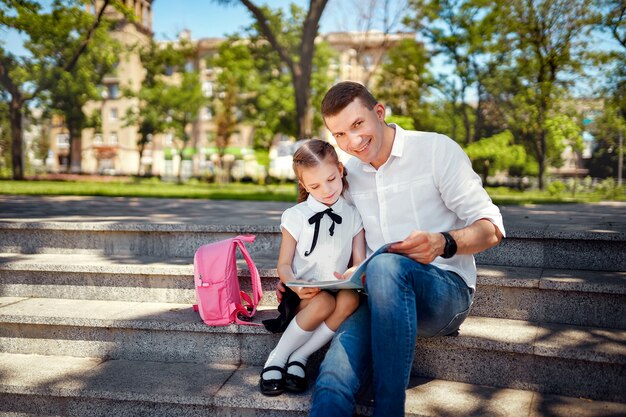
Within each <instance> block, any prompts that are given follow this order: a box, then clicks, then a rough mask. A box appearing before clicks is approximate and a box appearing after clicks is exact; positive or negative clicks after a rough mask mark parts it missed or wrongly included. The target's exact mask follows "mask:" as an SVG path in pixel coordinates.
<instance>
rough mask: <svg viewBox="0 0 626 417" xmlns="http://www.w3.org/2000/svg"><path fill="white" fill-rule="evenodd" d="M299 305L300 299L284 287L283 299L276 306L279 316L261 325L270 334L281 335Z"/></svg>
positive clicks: (264, 321)
mask: <svg viewBox="0 0 626 417" xmlns="http://www.w3.org/2000/svg"><path fill="white" fill-rule="evenodd" d="M299 305H300V297H298V294H296V293H295V292H293V290H292V289H291V288H289V287H285V292H284V293H283V298H282V300H281V302H280V304H278V312H279V313H280V315H279V316H278V317H276V318H275V319H268V320H263V325H264V326H265V328H266V329H267V330H269V331H270V332H272V333H282V332H284V331H285V329H287V326H289V323H290V322H291V320H293V318H294V317H295V316H296V313H297V312H298V306H299Z"/></svg>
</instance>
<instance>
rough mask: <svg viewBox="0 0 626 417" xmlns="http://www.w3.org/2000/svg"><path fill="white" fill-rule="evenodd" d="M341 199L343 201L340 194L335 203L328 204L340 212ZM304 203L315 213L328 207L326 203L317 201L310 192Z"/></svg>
mask: <svg viewBox="0 0 626 417" xmlns="http://www.w3.org/2000/svg"><path fill="white" fill-rule="evenodd" d="M343 201H344V200H343V197H341V196H340V197H339V198H338V199H337V201H336V202H335V204H333V205H332V206H330V208H331V209H333V211H334V212H335V213H341V211H342V210H343ZM306 205H307V206H308V207H309V208H310V209H311V210H313V211H314V212H315V213H319V212H321V211H324V210H326V209H327V208H329V207H328V206H327V205H326V204H323V203H320V202H319V201H317V200H316V199H315V198H314V197H313V196H312V195H311V194H309V196H308V197H307V199H306Z"/></svg>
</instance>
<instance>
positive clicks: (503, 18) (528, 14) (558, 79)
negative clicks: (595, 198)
mask: <svg viewBox="0 0 626 417" xmlns="http://www.w3.org/2000/svg"><path fill="white" fill-rule="evenodd" d="M497 6H498V7H496V8H495V9H494V13H495V16H497V17H498V18H497V19H495V20H497V22H498V31H497V33H498V36H499V38H500V43H501V45H503V46H504V47H505V48H506V55H507V61H506V65H505V66H504V68H503V69H502V75H501V76H500V79H501V80H500V81H499V82H498V83H495V82H492V83H491V85H490V87H491V88H492V94H493V95H494V96H495V97H496V99H497V102H498V103H499V104H500V105H501V106H502V107H503V108H504V109H505V113H506V119H507V124H508V125H509V126H510V129H511V131H512V132H513V134H514V136H515V137H516V140H517V141H519V142H520V143H522V144H524V146H525V147H526V150H527V151H528V152H529V154H531V155H533V157H534V158H535V159H536V161H537V163H538V167H539V174H538V175H539V187H540V188H543V183H544V182H543V178H544V174H545V172H546V168H547V166H548V164H549V159H550V155H551V154H552V153H553V150H552V149H550V146H551V144H554V143H555V142H553V141H550V139H549V123H547V121H548V120H549V119H550V118H553V117H555V115H556V113H557V112H558V111H559V108H558V107H557V106H556V105H555V103H556V101H557V99H558V98H562V97H563V96H564V93H565V92H566V87H567V86H568V85H569V84H570V82H571V77H572V75H573V74H577V73H581V72H582V69H583V55H584V51H585V50H586V47H587V42H588V34H589V30H590V26H589V24H590V20H589V18H588V16H589V15H590V12H591V0H581V1H577V2H570V1H568V0H535V1H528V2H504V1H503V2H501V3H498V4H497Z"/></svg>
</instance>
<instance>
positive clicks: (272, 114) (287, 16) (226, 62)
mask: <svg viewBox="0 0 626 417" xmlns="http://www.w3.org/2000/svg"><path fill="white" fill-rule="evenodd" d="M264 10H265V13H266V16H268V22H269V23H268V24H269V26H270V28H271V30H273V31H275V32H276V33H279V34H280V38H279V41H280V42H281V44H283V45H288V46H289V51H290V53H291V54H292V55H293V56H294V57H296V56H297V53H298V48H299V46H298V45H299V42H300V36H301V31H302V25H303V22H304V20H305V18H306V13H305V11H304V10H303V9H301V8H300V7H298V6H296V5H291V7H290V9H289V12H288V13H286V12H284V11H283V10H280V9H278V10H274V11H272V10H270V9H267V8H266V9H264ZM332 57H333V52H332V51H331V49H330V47H329V46H328V45H327V44H326V43H325V42H318V43H317V44H316V53H315V56H314V57H313V61H312V69H311V70H312V72H311V81H310V86H309V89H310V93H309V94H310V97H309V101H310V106H309V113H310V114H309V116H308V117H310V119H311V120H310V123H311V126H312V129H313V130H315V129H316V128H319V127H320V126H322V123H323V122H322V120H321V117H320V115H319V114H318V113H317V112H313V108H318V107H319V105H320V104H321V100H322V97H323V95H324V93H325V92H326V90H327V88H328V85H329V84H330V82H331V79H330V77H329V75H328V67H329V65H330V61H331V59H332ZM294 59H295V58H294ZM208 66H209V67H214V68H215V70H216V71H217V76H216V79H215V83H214V88H213V90H214V94H213V100H212V108H213V109H214V110H215V114H214V116H215V117H218V116H219V117H220V118H226V120H230V122H231V123H229V124H228V125H230V126H234V125H233V124H232V123H233V122H238V121H242V120H243V121H245V122H246V123H249V124H252V126H253V127H254V146H255V147H256V148H264V149H267V148H269V146H270V145H271V143H272V140H273V139H274V136H275V135H276V134H277V133H281V134H286V135H289V136H296V137H297V136H298V135H299V133H298V132H299V130H298V129H299V128H298V115H297V108H296V103H295V101H294V99H293V97H294V95H295V94H296V93H295V92H294V87H293V82H292V77H291V73H290V71H289V69H288V68H287V66H286V65H285V64H284V62H283V61H282V60H281V57H280V55H279V54H278V53H277V52H276V50H275V49H274V47H273V46H272V45H271V44H269V43H268V42H267V40H266V39H265V37H264V35H263V34H262V33H261V31H260V27H259V24H258V23H254V24H253V25H251V26H250V27H248V28H246V29H245V31H244V33H243V34H242V35H241V36H233V37H231V38H229V39H228V40H227V41H226V42H224V43H223V44H222V45H221V46H220V48H219V51H218V53H217V55H216V56H214V57H212V58H210V60H209V64H208ZM228 91H231V92H232V93H233V94H232V96H229V95H228V94H227V92H228ZM226 101H228V102H229V106H231V108H232V107H235V108H237V109H238V110H239V111H234V109H233V110H230V116H228V113H225V111H226V110H227V106H225V102H226ZM220 109H221V110H220ZM229 118H230V119H229ZM231 129H232V127H231ZM230 133H232V132H230ZM218 136H219V135H218ZM218 142H219V143H222V142H223V139H218Z"/></svg>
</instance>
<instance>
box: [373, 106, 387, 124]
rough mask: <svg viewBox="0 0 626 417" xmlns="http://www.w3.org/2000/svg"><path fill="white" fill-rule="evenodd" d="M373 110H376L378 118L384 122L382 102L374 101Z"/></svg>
mask: <svg viewBox="0 0 626 417" xmlns="http://www.w3.org/2000/svg"><path fill="white" fill-rule="evenodd" d="M374 111H375V112H376V116H377V117H378V120H379V121H381V122H383V123H385V105H384V104H382V103H376V105H375V106H374Z"/></svg>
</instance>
